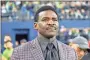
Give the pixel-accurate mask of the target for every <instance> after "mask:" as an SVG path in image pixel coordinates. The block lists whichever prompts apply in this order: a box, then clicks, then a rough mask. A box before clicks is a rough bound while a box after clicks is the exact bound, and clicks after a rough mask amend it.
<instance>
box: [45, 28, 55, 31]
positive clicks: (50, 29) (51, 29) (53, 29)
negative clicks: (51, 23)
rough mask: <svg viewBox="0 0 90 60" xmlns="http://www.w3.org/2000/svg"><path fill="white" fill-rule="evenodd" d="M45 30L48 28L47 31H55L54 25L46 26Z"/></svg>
mask: <svg viewBox="0 0 90 60" xmlns="http://www.w3.org/2000/svg"><path fill="white" fill-rule="evenodd" d="M46 30H49V31H56V28H55V27H52V28H51V27H48V28H46Z"/></svg>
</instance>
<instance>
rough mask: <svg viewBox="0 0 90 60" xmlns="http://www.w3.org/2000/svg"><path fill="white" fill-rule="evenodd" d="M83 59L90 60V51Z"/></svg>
mask: <svg viewBox="0 0 90 60" xmlns="http://www.w3.org/2000/svg"><path fill="white" fill-rule="evenodd" d="M82 60H90V53H88V54H86V55H85V56H84V57H83V58H82Z"/></svg>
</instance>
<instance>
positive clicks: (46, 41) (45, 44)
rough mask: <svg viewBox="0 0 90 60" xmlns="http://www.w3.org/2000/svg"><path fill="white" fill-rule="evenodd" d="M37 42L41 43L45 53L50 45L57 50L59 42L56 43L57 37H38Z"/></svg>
mask: <svg viewBox="0 0 90 60" xmlns="http://www.w3.org/2000/svg"><path fill="white" fill-rule="evenodd" d="M37 40H38V41H39V44H40V46H41V48H42V50H43V51H44V50H45V49H46V46H47V44H48V43H53V44H54V46H55V48H56V49H57V41H56V38H55V37H53V38H50V39H47V38H45V37H44V36H42V35H39V36H38V37H37Z"/></svg>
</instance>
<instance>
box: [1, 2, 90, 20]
mask: <svg viewBox="0 0 90 60" xmlns="http://www.w3.org/2000/svg"><path fill="white" fill-rule="evenodd" d="M43 5H51V6H53V7H55V8H56V11H57V13H58V15H59V16H60V17H59V19H60V20H67V19H69V20H79V19H82V20H86V19H90V17H89V16H90V1H66V2H62V1H44V2H43V1H37V2H35V1H1V13H2V14H1V18H2V20H7V19H8V20H32V19H33V18H34V15H35V12H36V10H37V9H39V7H41V6H43Z"/></svg>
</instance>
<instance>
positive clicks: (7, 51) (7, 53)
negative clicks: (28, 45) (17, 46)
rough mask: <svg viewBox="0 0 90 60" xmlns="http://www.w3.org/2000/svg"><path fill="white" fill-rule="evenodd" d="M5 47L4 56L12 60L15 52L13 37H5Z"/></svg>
mask: <svg viewBox="0 0 90 60" xmlns="http://www.w3.org/2000/svg"><path fill="white" fill-rule="evenodd" d="M4 47H5V48H6V49H5V50H4V51H3V54H2V55H3V56H4V57H5V58H6V59H7V60H10V57H11V55H12V52H13V44H12V42H11V37H10V36H9V35H6V36H5V37H4Z"/></svg>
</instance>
